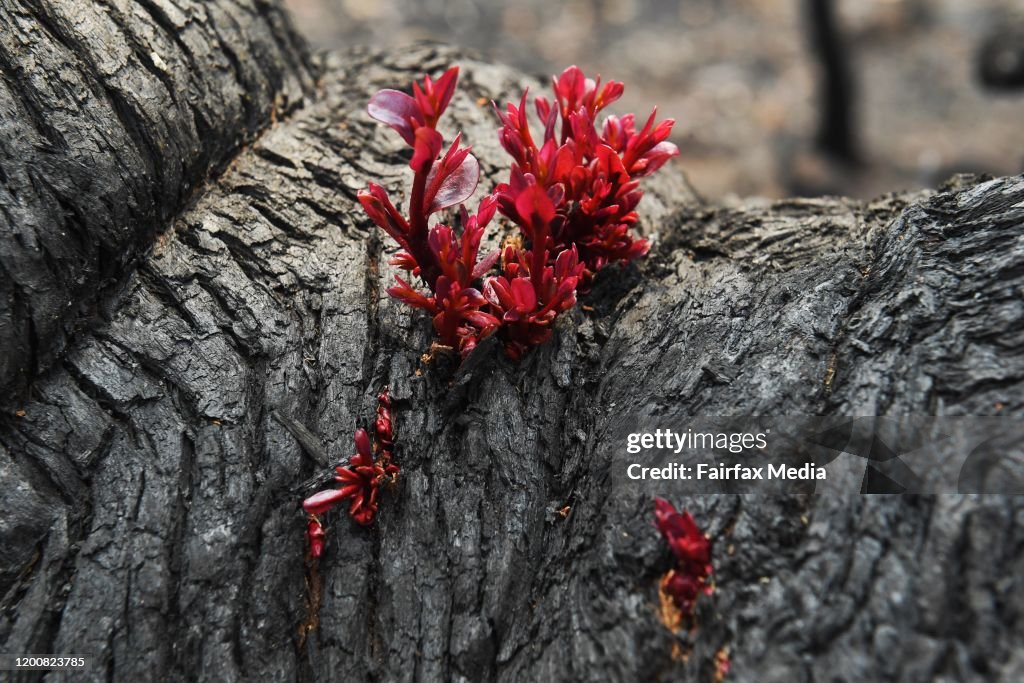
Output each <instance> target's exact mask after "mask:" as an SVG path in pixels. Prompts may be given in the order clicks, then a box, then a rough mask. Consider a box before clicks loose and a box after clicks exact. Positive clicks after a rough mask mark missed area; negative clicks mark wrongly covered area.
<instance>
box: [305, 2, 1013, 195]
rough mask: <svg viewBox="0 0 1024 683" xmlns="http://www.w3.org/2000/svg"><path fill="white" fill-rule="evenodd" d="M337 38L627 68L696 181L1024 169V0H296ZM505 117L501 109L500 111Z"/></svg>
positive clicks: (771, 183)
mask: <svg viewBox="0 0 1024 683" xmlns="http://www.w3.org/2000/svg"><path fill="white" fill-rule="evenodd" d="M285 4H286V5H287V6H288V7H289V8H290V10H291V12H292V14H293V16H294V18H295V22H296V24H297V25H298V27H299V29H300V30H301V31H303V32H304V33H305V35H306V36H307V37H308V38H309V39H310V40H311V41H312V42H313V43H314V45H315V46H317V47H321V48H335V47H344V46H347V45H356V44H374V45H387V46H400V45H402V44H403V43H407V42H411V41H414V40H417V39H422V38H430V39H434V40H440V41H445V42H449V43H454V44H457V45H462V46H466V47H470V48H473V49H474V50H476V51H477V52H479V53H480V54H482V55H483V56H484V57H486V58H489V59H492V60H496V61H502V62H506V63H509V64H512V65H515V66H518V67H520V68H522V69H524V70H526V71H528V72H530V73H534V74H536V75H548V74H552V73H557V72H560V71H561V70H562V69H564V68H565V67H566V66H568V65H570V64H578V65H579V66H580V67H582V68H583V69H584V71H585V72H586V73H587V75H588V76H593V75H596V74H598V73H600V74H601V75H602V76H603V77H604V78H605V80H608V79H612V80H619V81H623V82H625V84H626V94H625V96H624V97H623V99H622V100H621V101H620V102H619V103H617V106H616V109H617V110H618V112H619V113H625V112H628V111H635V112H636V113H637V115H638V117H640V116H641V115H643V116H646V114H647V113H648V112H649V111H650V108H651V107H652V106H654V105H657V106H658V109H659V112H660V116H661V117H672V118H675V119H676V122H677V123H676V127H675V130H674V141H675V142H676V143H677V144H678V145H679V147H680V149H681V150H682V155H681V156H680V158H679V159H678V160H677V161H678V163H680V164H681V166H682V168H683V169H684V170H685V171H686V173H687V175H688V176H689V178H690V181H691V183H692V184H693V185H694V186H695V187H696V189H697V190H698V191H699V192H701V193H702V194H704V195H705V196H708V197H722V196H724V195H727V194H737V195H765V196H770V197H780V196H789V195H817V194H846V195H851V196H856V197H873V196H877V195H879V194H882V193H884V192H888V191H894V190H902V189H911V188H917V187H928V186H934V185H935V184H936V183H938V182H941V181H942V180H944V179H945V178H946V177H948V176H949V175H950V174H952V173H953V172H957V171H969V172H980V173H992V174H1010V173H1019V172H1021V171H1022V170H1024V0H520V1H517V2H511V1H506V2H494V1H491V0H285ZM496 125H497V124H496Z"/></svg>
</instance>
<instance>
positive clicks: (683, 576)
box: [654, 498, 713, 616]
mask: <svg viewBox="0 0 1024 683" xmlns="http://www.w3.org/2000/svg"><path fill="white" fill-rule="evenodd" d="M654 520H655V524H656V526H657V527H658V531H660V532H661V535H662V536H663V537H664V538H665V540H666V541H667V542H668V546H669V548H670V549H671V550H672V554H673V555H675V558H676V567H675V569H673V570H671V571H669V572H668V573H667V574H666V575H665V576H664V577H663V578H662V581H661V589H662V591H664V592H665V593H667V594H668V595H669V596H671V598H672V600H673V602H674V603H675V605H676V607H678V608H679V610H680V611H681V612H682V614H683V615H684V616H689V615H690V614H692V613H693V607H694V603H695V602H696V600H697V596H698V595H700V594H701V593H704V594H706V595H710V594H711V592H712V590H713V588H712V586H711V585H710V584H709V583H708V578H709V577H710V576H711V571H712V566H711V541H710V540H709V539H708V537H707V536H705V535H704V534H703V533H702V532H701V530H700V528H698V526H697V523H696V522H695V521H694V520H693V516H692V515H691V514H690V513H689V512H687V511H685V510H684V511H683V512H682V513H680V512H677V511H676V509H675V508H674V507H673V506H672V504H671V503H669V502H668V501H665V500H662V499H661V498H655V499H654Z"/></svg>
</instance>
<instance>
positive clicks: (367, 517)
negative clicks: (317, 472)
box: [302, 387, 399, 558]
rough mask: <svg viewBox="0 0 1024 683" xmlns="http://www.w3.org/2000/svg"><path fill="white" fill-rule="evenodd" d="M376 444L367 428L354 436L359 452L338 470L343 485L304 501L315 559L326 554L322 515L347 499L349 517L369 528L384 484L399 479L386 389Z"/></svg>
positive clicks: (376, 426) (379, 410)
mask: <svg viewBox="0 0 1024 683" xmlns="http://www.w3.org/2000/svg"><path fill="white" fill-rule="evenodd" d="M374 434H375V435H376V442H375V443H373V444H371V442H370V435H369V434H368V433H367V432H366V430H365V429H362V428H360V429H357V430H356V434H355V443H356V452H355V454H354V455H353V456H352V457H351V458H349V464H348V465H340V466H338V467H337V468H336V470H335V471H336V472H337V474H336V475H335V477H334V479H335V481H337V482H339V483H340V484H342V486H341V488H339V489H326V490H323V491H320V492H318V493H315V494H313V495H312V496H310V497H309V498H307V499H306V500H304V501H303V502H302V509H303V510H305V511H306V513H307V514H308V515H309V520H308V524H307V525H306V540H307V543H308V545H309V553H310V555H311V556H312V557H314V558H316V557H320V555H321V553H323V548H324V538H325V533H324V529H323V526H322V525H321V522H320V515H322V514H325V513H326V512H328V511H329V510H331V509H332V508H333V507H334V506H335V505H337V504H338V503H340V502H342V501H344V500H348V501H350V502H349V506H348V514H349V516H350V517H351V518H352V519H353V520H355V521H356V522H357V523H359V524H362V525H363V526H368V525H369V524H371V523H372V522H373V518H374V516H375V515H376V514H377V506H378V500H377V499H378V495H379V492H380V485H381V483H382V482H389V483H394V482H395V480H396V479H397V477H398V472H399V468H398V465H396V464H394V462H392V460H393V458H394V453H393V450H394V438H395V436H394V429H393V424H392V420H391V398H390V396H389V395H388V390H387V388H386V387H385V388H384V390H383V391H381V393H380V395H378V396H377V416H376V419H375V420H374Z"/></svg>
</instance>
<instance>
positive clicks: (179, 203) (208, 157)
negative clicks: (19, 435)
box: [0, 0, 314, 408]
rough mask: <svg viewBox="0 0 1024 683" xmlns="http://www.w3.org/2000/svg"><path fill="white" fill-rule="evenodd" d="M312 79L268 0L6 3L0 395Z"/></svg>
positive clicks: (19, 387) (91, 310)
mask: <svg viewBox="0 0 1024 683" xmlns="http://www.w3.org/2000/svg"><path fill="white" fill-rule="evenodd" d="M313 83H314V75H313V71H312V69H311V67H310V64H309V63H308V58H307V56H306V52H305V47H304V46H303V45H302V43H301V41H300V40H299V39H298V38H297V36H296V35H295V34H294V33H293V32H292V30H291V28H290V26H289V24H288V21H287V18H286V16H285V15H284V13H283V12H282V11H281V9H280V8H279V7H277V6H276V5H274V4H271V3H267V2H263V1H262V0H243V1H240V2H220V3H211V2H202V1H196V0H185V1H182V2H170V1H168V0H138V1H130V0H105V1H103V2H61V1H59V0H3V1H0V348H2V349H3V353H2V354H0V406H3V407H4V408H11V407H12V406H13V405H14V404H15V403H17V402H18V401H21V400H24V398H25V397H26V395H27V387H28V383H29V381H30V380H31V379H32V378H33V377H35V376H36V375H37V374H38V373H39V371H40V370H43V369H45V368H46V367H48V366H49V365H50V363H51V362H53V360H54V359H55V358H57V357H58V356H59V355H60V354H61V352H62V351H63V349H64V346H65V343H66V340H67V338H68V336H69V335H70V334H71V333H72V332H73V328H74V326H75V324H76V321H81V320H82V318H83V317H84V318H88V317H91V316H98V315H103V314H104V313H105V311H103V309H102V305H103V304H102V302H103V299H104V298H103V297H102V296H98V294H99V293H101V292H104V291H108V290H110V289H112V288H115V287H116V286H118V284H119V283H118V281H119V279H120V278H121V277H122V276H123V275H124V273H125V272H127V270H128V268H129V266H130V264H131V263H132V261H133V260H134V259H135V258H136V257H137V256H138V255H139V253H140V252H141V251H142V250H144V249H148V248H149V247H150V246H151V245H152V242H153V237H154V235H155V234H156V233H157V231H162V230H164V229H165V228H166V227H167V225H168V221H169V220H170V219H171V218H172V217H173V216H174V215H175V214H177V213H178V212H179V211H180V210H181V208H182V207H183V205H184V204H185V203H186V202H187V201H188V200H189V198H190V197H192V196H193V195H194V193H195V191H196V189H197V188H198V187H200V186H202V184H203V183H204V182H205V181H206V179H207V177H208V176H209V175H210V174H211V173H214V172H217V171H219V170H220V169H221V168H222V167H223V165H224V164H225V163H226V162H227V161H228V160H229V159H230V158H231V155H232V154H233V153H234V152H235V151H236V150H237V149H238V148H239V147H240V146H241V145H242V144H244V143H245V142H247V141H248V140H251V139H252V138H253V137H254V135H255V133H256V132H257V131H259V130H260V129H262V128H263V127H265V126H266V125H268V124H269V123H270V121H271V119H272V117H274V116H282V115H284V114H286V113H287V112H288V111H289V110H291V109H293V108H294V107H295V106H296V105H298V104H300V103H301V102H302V100H303V98H305V97H307V96H309V95H310V94H311V93H312V91H313Z"/></svg>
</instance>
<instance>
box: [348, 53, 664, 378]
mask: <svg viewBox="0 0 1024 683" xmlns="http://www.w3.org/2000/svg"><path fill="white" fill-rule="evenodd" d="M457 79H458V67H451V68H450V69H448V70H447V71H446V72H445V73H444V75H442V76H441V77H440V78H438V79H437V80H436V81H434V80H432V79H431V78H430V77H429V76H427V77H425V78H424V80H423V82H422V84H420V83H413V85H412V94H411V95H409V94H407V93H404V92H400V91H397V90H381V91H380V92H378V93H377V94H376V95H374V96H373V98H372V99H371V100H370V104H369V107H368V111H369V114H370V116H371V117H373V118H374V119H376V120H378V121H381V122H382V123H386V124H387V125H389V126H390V127H391V128H393V129H394V130H395V131H396V132H397V133H398V134H399V135H400V136H401V137H402V139H403V140H404V141H405V142H406V144H408V145H409V146H410V147H411V148H412V159H411V161H410V162H409V166H410V167H411V168H412V171H413V185H412V192H411V195H410V199H409V209H408V215H407V216H406V215H403V214H402V213H401V212H400V211H399V210H398V209H397V208H395V206H394V204H393V203H392V202H391V200H390V198H389V197H388V193H387V192H386V191H385V190H384V188H382V187H381V186H379V185H376V184H374V183H370V186H369V189H367V190H364V191H361V192H360V193H359V201H360V203H361V204H362V206H363V209H364V210H365V211H366V213H367V214H368V215H369V216H370V218H371V219H372V220H373V222H374V223H376V224H377V225H378V226H380V227H381V228H382V229H383V230H384V231H385V232H387V233H388V234H389V235H391V237H392V238H394V240H395V241H396V242H397V243H398V245H399V247H401V249H402V251H400V252H399V253H398V254H397V255H396V256H395V257H394V258H393V259H392V260H391V263H392V264H393V265H396V266H398V267H399V268H401V269H403V270H406V271H409V272H410V273H412V275H414V276H419V278H420V279H422V280H423V282H424V283H425V284H426V286H427V287H428V288H429V290H430V292H429V293H428V294H427V293H422V292H420V291H417V290H416V289H415V288H414V287H413V286H412V285H411V284H410V283H409V282H408V281H406V280H405V279H403V278H401V277H398V276H396V280H397V281H398V284H397V285H396V286H394V287H392V288H390V289H389V290H388V292H389V293H390V294H391V296H393V297H395V298H396V299H399V300H400V301H403V302H405V303H407V304H409V305H410V306H413V307H415V308H420V309H423V310H425V311H427V312H429V313H430V315H431V316H432V317H433V322H434V329H435V331H436V333H437V336H438V337H439V343H440V344H441V345H442V346H445V347H449V348H452V349H454V350H457V351H458V353H459V354H460V355H461V356H462V357H463V358H465V357H466V355H468V354H469V353H470V352H471V351H472V350H473V348H474V347H476V345H477V344H478V343H479V342H480V341H481V340H482V339H484V338H486V337H489V336H490V335H493V334H497V335H498V336H499V338H500V339H501V340H502V342H503V343H504V348H505V351H506V353H507V354H508V355H509V356H510V357H511V358H513V359H519V358H521V357H522V356H523V354H524V353H525V352H526V351H527V350H529V349H530V348H531V347H533V346H536V345H538V344H541V343H543V342H545V341H546V340H547V339H549V338H550V337H551V334H552V330H551V326H552V323H553V321H554V319H555V317H556V316H557V315H558V314H559V313H561V312H563V311H565V310H567V309H569V308H571V307H572V306H573V305H574V304H575V303H576V295H577V293H581V294H582V293H586V292H587V291H588V290H589V289H590V287H591V284H592V281H593V278H594V274H595V273H596V272H597V271H598V270H599V269H601V268H602V267H603V266H605V265H606V264H609V263H620V264H623V265H624V264H626V263H628V262H629V261H631V260H633V259H635V258H638V257H640V256H643V255H644V254H646V253H647V251H648V249H649V248H650V245H649V244H648V243H647V241H646V240H643V239H640V238H638V237H636V236H634V235H633V234H632V232H631V228H632V226H633V225H635V224H636V222H637V213H636V206H637V202H639V201H640V198H641V196H642V195H643V193H642V192H641V190H640V189H639V185H640V181H639V179H640V178H642V177H643V176H646V175H649V174H651V173H653V172H654V171H656V170H658V169H659V168H660V167H661V166H662V165H663V164H665V162H667V161H668V160H669V159H671V158H672V157H674V156H676V155H677V154H679V150H678V149H677V148H676V146H675V145H674V144H672V143H671V142H668V141H667V138H668V136H669V133H670V132H671V130H672V124H673V121H672V120H671V119H669V120H665V121H662V122H661V123H657V124H656V123H655V113H656V111H655V112H652V113H651V115H650V117H649V118H648V119H647V122H646V123H645V124H644V125H643V126H642V127H641V128H640V130H637V128H636V122H635V120H634V117H633V115H632V114H629V115H626V116H623V117H621V118H619V117H616V116H608V117H607V118H605V120H604V122H603V124H602V125H601V128H600V130H598V124H597V115H598V112H600V111H601V110H602V109H604V108H605V107H607V106H608V105H609V104H611V103H612V102H614V101H616V100H617V99H619V97H620V96H621V95H622V91H623V86H622V84H621V83H617V82H614V81H611V82H608V83H605V84H604V85H603V86H602V85H601V81H600V78H598V79H597V81H596V82H595V81H593V80H590V79H587V78H585V77H584V75H583V72H582V71H581V70H580V69H579V68H577V67H575V66H572V67H569V68H568V69H566V70H565V71H564V72H563V73H562V75H561V76H557V77H555V78H554V79H553V81H554V96H555V101H554V102H553V103H552V102H551V101H549V100H548V99H547V98H545V97H537V98H535V99H534V107H535V110H536V112H537V115H538V117H539V119H540V122H541V124H542V125H543V127H544V133H543V138H542V142H541V143H540V145H539V146H538V144H537V143H536V142H535V141H534V138H533V135H532V133H531V131H530V126H529V123H528V121H527V96H526V94H524V95H523V97H522V100H521V101H520V102H519V105H518V106H516V105H514V104H509V105H507V108H506V110H505V111H504V112H502V111H501V110H499V109H498V108H497V107H495V109H496V110H497V112H498V117H499V118H500V120H501V124H502V127H501V130H500V133H499V135H500V140H501V144H502V146H503V147H504V149H505V150H506V151H507V152H508V153H509V155H510V156H511V157H512V165H511V173H510V176H509V180H508V182H507V183H502V184H500V185H498V186H497V187H496V188H495V189H494V191H493V192H492V193H491V194H489V195H487V196H486V197H484V198H483V199H482V200H481V201H480V203H479V205H478V208H477V211H476V213H475V214H470V213H469V212H468V211H467V210H466V208H465V206H460V210H459V218H460V220H459V226H460V230H459V231H456V230H455V229H454V228H452V227H451V226H449V225H445V224H443V223H436V224H435V225H433V226H429V225H428V219H429V218H430V216H431V215H432V214H434V213H437V212H439V211H442V210H444V209H447V208H449V207H452V206H455V205H460V204H461V203H462V202H464V201H466V200H468V199H469V198H470V197H471V196H472V195H473V193H474V192H475V191H476V187H477V183H478V182H479V179H480V165H479V163H478V162H477V160H476V159H475V158H474V157H473V155H472V154H470V148H468V147H462V146H461V137H462V136H461V133H460V134H459V135H457V136H456V137H455V140H454V141H453V142H452V144H451V146H450V147H449V148H448V149H447V151H445V152H444V154H443V155H442V153H441V152H442V149H443V146H444V141H443V139H442V136H441V134H440V133H439V132H438V131H437V122H438V119H439V118H440V117H441V114H442V113H444V111H445V109H446V108H447V107H448V103H449V102H450V101H451V98H452V95H453V94H454V92H455V84H456V81H457ZM495 212H501V214H502V215H504V216H506V217H507V218H508V219H509V220H511V221H512V222H513V223H515V224H516V226H517V227H518V228H519V232H520V237H519V238H518V239H515V238H512V239H507V240H506V241H505V246H504V248H503V249H496V250H494V251H493V252H491V253H488V254H486V255H484V256H483V257H482V258H481V257H480V255H479V250H480V243H481V239H482V237H483V234H484V230H485V228H486V227H487V225H488V223H490V221H491V219H492V218H494V214H495ZM495 268H497V274H493V270H494V269H495Z"/></svg>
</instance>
